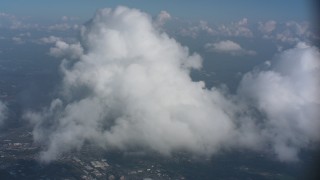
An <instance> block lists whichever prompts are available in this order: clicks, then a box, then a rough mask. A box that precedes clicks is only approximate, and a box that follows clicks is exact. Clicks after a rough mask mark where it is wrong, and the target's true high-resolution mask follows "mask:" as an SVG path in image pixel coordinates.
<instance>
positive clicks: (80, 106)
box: [25, 7, 319, 161]
mask: <svg viewBox="0 0 320 180" xmlns="http://www.w3.org/2000/svg"><path fill="white" fill-rule="evenodd" d="M58 42H59V43H58ZM72 47H73V48H72ZM75 47H76V48H75ZM53 49H54V51H52V52H56V53H53V55H57V56H63V55H66V56H68V57H71V58H70V60H68V59H65V60H64V61H63V62H62V64H61V69H62V72H63V75H64V79H63V86H62V92H61V94H62V95H61V98H59V99H55V100H53V101H52V103H51V105H50V106H49V107H47V108H45V109H44V110H43V111H42V112H40V113H36V112H28V113H27V114H26V115H25V117H26V118H28V119H29V120H30V122H31V123H33V124H34V131H33V135H34V139H35V141H37V142H40V143H42V144H43V145H44V150H43V151H42V153H41V159H42V160H43V161H50V160H53V159H55V158H56V157H57V156H59V154H61V153H64V152H67V151H70V150H72V149H80V148H81V147H82V145H83V144H84V143H85V142H90V143H93V144H95V145H97V146H100V147H102V148H105V149H110V148H116V149H120V150H132V149H137V148H138V149H143V150H146V151H155V152H159V153H162V154H165V155H168V154H170V153H172V152H174V151H180V150H182V151H187V152H190V153H194V154H196V155H212V154H213V153H215V152H217V151H219V150H221V149H223V148H231V147H239V146H241V147H247V148H253V149H260V148H266V147H270V148H271V149H272V150H273V151H274V152H275V153H276V154H277V155H278V156H279V158H281V159H283V160H294V159H295V158H296V157H297V153H296V152H298V150H299V149H300V148H304V147H308V145H309V144H310V143H311V142H313V141H316V140H317V139H316V138H315V137H317V135H318V133H317V132H318V131H316V130H318V127H317V126H316V125H318V121H316V119H315V117H316V115H317V114H313V113H314V110H315V108H317V107H318V105H319V102H316V101H312V100H310V99H312V98H313V97H312V96H309V95H308V94H309V93H311V92H310V91H311V89H313V88H316V87H318V85H319V84H317V83H315V82H313V81H308V82H309V83H305V84H300V85H305V87H303V88H302V87H300V86H299V84H297V83H296V82H298V81H294V80H295V79H296V78H298V77H299V78H303V79H310V78H313V79H315V78H314V77H315V75H316V74H314V73H318V72H319V69H318V68H312V67H319V66H318V65H319V62H318V61H317V60H318V54H319V52H318V50H317V49H315V48H311V47H308V46H305V47H297V48H296V49H293V50H289V51H287V52H285V53H284V55H283V56H280V57H279V61H280V63H279V64H280V65H279V66H277V67H275V69H272V70H270V71H265V72H252V73H249V74H247V75H246V76H245V78H244V79H243V81H242V82H241V87H240V89H239V94H238V95H230V94H227V93H225V92H224V91H222V90H219V89H217V88H213V89H211V90H209V89H207V88H206V87H205V84H204V83H203V82H201V81H200V82H193V81H192V80H191V78H190V75H189V73H190V70H191V69H200V68H201V57H200V56H199V55H197V54H190V53H189V51H188V49H187V48H186V47H183V46H181V45H180V44H179V43H178V42H176V41H175V40H174V39H172V38H170V37H168V35H167V34H165V33H161V31H158V30H157V29H156V28H155V27H154V23H153V22H152V18H151V17H150V16H148V15H147V14H145V13H143V12H140V11H139V10H136V9H128V8H126V7H118V8H116V9H115V10H112V9H103V10H100V11H98V12H97V14H96V15H95V16H94V18H93V19H92V20H91V21H90V22H88V23H87V24H86V25H85V26H83V27H82V28H81V40H80V43H76V44H67V43H65V42H62V41H57V43H56V47H54V48H53ZM53 49H52V50H53ZM290 52H291V53H290ZM286 54H289V55H286ZM287 56H288V58H289V57H291V56H293V57H295V58H296V60H294V61H292V62H288V60H286V57H287ZM315 59H316V60H315ZM302 61H303V64H304V65H305V66H296V65H295V64H296V63H299V62H302ZM305 61H306V62H305ZM281 64H282V65H281ZM291 64H292V65H291ZM286 65H288V66H289V67H297V68H298V69H299V68H301V67H305V68H306V69H308V70H306V71H304V70H301V71H298V70H295V71H293V72H292V73H290V72H286V71H285V68H283V67H285V66H286ZM315 65H317V66H315ZM282 66H283V67H282ZM282 73H283V74H282ZM296 73H300V74H296ZM268 74H271V75H268ZM269 76H271V78H269ZM273 76H274V77H273ZM270 79H271V80H270ZM274 79H275V80H274ZM314 81H315V80H314ZM297 88H298V89H297ZM300 90H303V91H300ZM313 91H314V89H313V90H312V92H313ZM287 94H288V96H290V97H288V98H286V97H285V96H287ZM273 95H281V97H280V98H273ZM269 98H271V100H269ZM273 99H276V100H278V101H276V100H273ZM301 99H302V100H301ZM288 101H292V102H293V103H294V104H293V106H292V107H291V104H290V102H288ZM247 102H250V103H247ZM253 106H256V110H258V111H259V112H260V113H261V114H262V115H265V119H263V120H262V119H258V118H257V117H256V116H254V115H253V114H254V113H252V114H251V112H252V109H253V108H255V107H253ZM286 106H290V107H288V108H285V107H286ZM275 107H279V109H278V108H275ZM272 108H274V109H272ZM305 110H306V111H305ZM292 111H293V112H292ZM291 112H292V113H295V114H293V115H297V116H294V118H290V117H291V115H290V114H291ZM298 112H300V113H298ZM297 113H298V114H297ZM307 116H308V117H307ZM309 116H310V117H309ZM263 117H264V116H263ZM305 118H309V119H307V120H305ZM261 124H262V125H261ZM309 130H310V131H309ZM295 133H300V134H299V135H300V136H298V135H296V134H295ZM295 138H297V139H295ZM288 141H289V142H288ZM291 141H292V142H291ZM288 143H289V145H288ZM291 143H292V144H291ZM269 145H271V146H269ZM288 153H291V154H289V155H287V154H288Z"/></svg>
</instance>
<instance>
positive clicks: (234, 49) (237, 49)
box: [204, 40, 256, 55]
mask: <svg viewBox="0 0 320 180" xmlns="http://www.w3.org/2000/svg"><path fill="white" fill-rule="evenodd" d="M204 47H205V49H206V50H207V51H214V52H219V53H228V54H231V55H255V54H256V52H255V51H253V50H246V49H244V48H242V47H241V46H240V45H239V44H238V43H236V42H233V41H230V40H225V41H219V42H216V43H207V44H206V45H205V46H204Z"/></svg>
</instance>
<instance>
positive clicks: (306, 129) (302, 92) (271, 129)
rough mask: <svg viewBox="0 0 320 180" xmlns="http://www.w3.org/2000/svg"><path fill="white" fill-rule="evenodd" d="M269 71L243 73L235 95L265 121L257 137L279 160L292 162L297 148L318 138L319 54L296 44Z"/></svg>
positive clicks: (307, 144) (312, 49)
mask: <svg viewBox="0 0 320 180" xmlns="http://www.w3.org/2000/svg"><path fill="white" fill-rule="evenodd" d="M278 59H279V62H278V63H277V64H276V65H275V66H274V67H273V68H272V70H269V71H261V72H250V73H248V74H246V75H245V76H244V78H243V80H242V82H241V85H240V88H239V95H240V96H241V97H242V98H245V99H246V102H250V104H249V105H250V106H252V108H253V107H254V108H257V109H258V110H259V111H260V112H261V113H262V114H263V115H264V117H265V119H266V121H265V124H264V126H265V127H264V128H262V131H261V136H264V137H263V138H266V139H268V141H271V143H272V144H273V146H272V148H273V149H274V152H275V154H276V155H277V156H278V157H279V158H280V159H281V160H295V159H297V154H298V152H299V149H300V148H302V147H308V146H310V145H312V144H313V143H314V142H315V141H317V142H318V141H319V138H320V131H319V128H320V121H319V120H318V119H319V117H320V116H319V115H320V114H319V111H318V110H319V108H320V100H319V94H318V89H319V88H320V81H319V77H320V61H319V60H320V53H319V50H318V49H316V48H315V47H310V46H307V45H306V44H303V43H300V44H298V45H297V47H296V48H294V49H290V50H287V51H284V52H283V53H282V54H280V55H279V57H278Z"/></svg>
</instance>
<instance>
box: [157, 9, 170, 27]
mask: <svg viewBox="0 0 320 180" xmlns="http://www.w3.org/2000/svg"><path fill="white" fill-rule="evenodd" d="M170 19H171V15H170V14H169V13H168V12H167V11H161V12H160V13H159V14H158V16H157V18H156V20H155V25H156V26H160V27H161V26H163V25H164V24H165V23H166V22H167V21H168V20H170Z"/></svg>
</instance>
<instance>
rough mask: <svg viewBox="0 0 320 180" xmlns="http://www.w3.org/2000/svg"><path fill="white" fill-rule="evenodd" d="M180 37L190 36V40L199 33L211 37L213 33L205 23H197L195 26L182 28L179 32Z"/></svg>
mask: <svg viewBox="0 0 320 180" xmlns="http://www.w3.org/2000/svg"><path fill="white" fill-rule="evenodd" d="M180 33H181V35H183V36H190V37H192V38H196V37H197V36H198V35H199V34H200V33H206V34H210V35H213V34H215V31H214V30H213V28H211V27H210V26H209V24H208V22H206V21H202V20H201V21H199V23H198V24H197V25H195V26H191V27H187V28H183V29H181V30H180Z"/></svg>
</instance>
